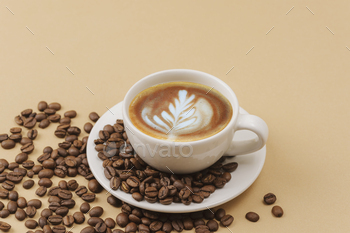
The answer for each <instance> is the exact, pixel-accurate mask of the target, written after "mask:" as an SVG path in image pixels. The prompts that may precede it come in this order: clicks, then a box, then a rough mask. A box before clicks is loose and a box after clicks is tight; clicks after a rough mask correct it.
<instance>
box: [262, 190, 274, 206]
mask: <svg viewBox="0 0 350 233" xmlns="http://www.w3.org/2000/svg"><path fill="white" fill-rule="evenodd" d="M264 202H265V204H267V205H272V204H273V203H275V202H276V195H275V194H273V193H268V194H266V195H265V196H264Z"/></svg>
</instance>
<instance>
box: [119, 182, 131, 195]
mask: <svg viewBox="0 0 350 233" xmlns="http://www.w3.org/2000/svg"><path fill="white" fill-rule="evenodd" d="M120 189H121V190H122V191H124V192H126V193H129V192H130V189H131V188H130V186H129V185H128V184H127V183H126V182H125V181H122V183H121V186H120Z"/></svg>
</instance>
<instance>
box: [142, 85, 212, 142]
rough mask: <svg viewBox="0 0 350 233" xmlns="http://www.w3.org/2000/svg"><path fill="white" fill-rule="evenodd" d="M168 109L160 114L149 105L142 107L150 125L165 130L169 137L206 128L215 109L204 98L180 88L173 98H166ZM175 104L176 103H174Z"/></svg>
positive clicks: (161, 130) (145, 119) (145, 120)
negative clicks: (154, 111) (154, 112)
mask: <svg viewBox="0 0 350 233" xmlns="http://www.w3.org/2000/svg"><path fill="white" fill-rule="evenodd" d="M166 101H168V102H169V103H167V104H165V106H167V107H168V109H166V108H165V109H164V110H163V111H162V112H161V114H160V115H154V114H153V110H152V108H151V107H149V106H153V104H152V103H150V104H149V106H145V107H144V108H143V109H142V112H141V116H142V119H143V120H144V122H146V123H147V124H148V125H149V126H150V127H152V128H154V129H156V130H158V131H160V132H163V133H164V134H166V135H167V137H168V138H174V137H175V138H176V136H177V135H183V134H191V133H195V132H197V131H199V130H201V129H204V128H205V127H206V126H208V124H209V123H210V122H211V120H212V118H213V115H214V110H213V107H212V106H211V104H210V103H209V102H208V101H207V100H206V99H204V98H196V96H195V94H192V95H191V94H189V93H188V92H187V91H186V90H180V91H179V92H178V96H177V97H175V98H174V99H173V100H166ZM173 103H174V104H175V105H174V104H173Z"/></svg>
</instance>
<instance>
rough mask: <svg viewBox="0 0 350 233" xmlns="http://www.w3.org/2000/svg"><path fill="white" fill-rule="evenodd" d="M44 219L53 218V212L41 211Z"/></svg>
mask: <svg viewBox="0 0 350 233" xmlns="http://www.w3.org/2000/svg"><path fill="white" fill-rule="evenodd" d="M40 215H41V216H42V217H45V218H48V217H50V216H52V211H51V210H50V209H48V208H45V209H43V210H42V211H41V214H40Z"/></svg>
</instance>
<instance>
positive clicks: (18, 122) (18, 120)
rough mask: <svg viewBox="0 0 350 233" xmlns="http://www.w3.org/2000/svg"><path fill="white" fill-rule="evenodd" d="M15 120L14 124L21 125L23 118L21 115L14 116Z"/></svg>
mask: <svg viewBox="0 0 350 233" xmlns="http://www.w3.org/2000/svg"><path fill="white" fill-rule="evenodd" d="M15 122H16V124H17V125H23V119H22V117H21V116H19V115H18V116H16V117H15Z"/></svg>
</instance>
